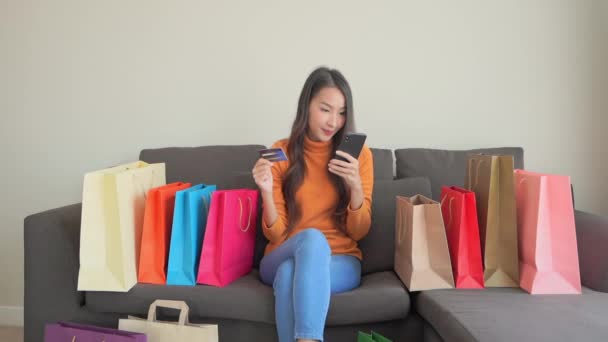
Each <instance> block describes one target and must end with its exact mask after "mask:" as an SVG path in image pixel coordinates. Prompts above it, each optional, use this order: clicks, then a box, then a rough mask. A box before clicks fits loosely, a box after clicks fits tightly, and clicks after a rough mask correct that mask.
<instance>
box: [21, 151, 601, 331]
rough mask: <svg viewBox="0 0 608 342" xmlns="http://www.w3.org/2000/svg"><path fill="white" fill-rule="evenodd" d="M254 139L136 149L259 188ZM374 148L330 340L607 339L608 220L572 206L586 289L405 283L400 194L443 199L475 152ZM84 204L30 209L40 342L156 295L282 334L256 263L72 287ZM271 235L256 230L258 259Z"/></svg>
mask: <svg viewBox="0 0 608 342" xmlns="http://www.w3.org/2000/svg"><path fill="white" fill-rule="evenodd" d="M259 148H263V146H261V145H246V146H208V147H197V148H165V149H155V150H143V151H142V152H141V154H140V159H141V160H144V161H147V162H165V163H166V171H167V182H174V181H178V180H179V181H188V182H192V183H199V182H204V183H207V184H217V185H218V188H220V189H229V188H243V187H247V188H255V184H254V183H253V181H252V179H251V176H250V169H251V167H252V165H253V163H254V162H255V160H256V158H257V152H256V150H257V149H259ZM372 152H373V157H374V171H375V172H374V178H375V185H374V192H373V214H372V215H373V217H372V229H371V231H370V234H369V235H368V236H367V237H366V238H364V239H363V240H362V241H361V243H360V246H361V249H362V251H363V254H364V260H363V264H362V271H363V277H362V282H361V286H360V287H359V288H357V289H355V290H353V291H351V292H347V293H343V294H339V295H336V296H333V297H332V299H331V305H330V310H329V314H328V318H327V328H326V333H325V338H326V341H330V342H332V341H355V340H356V332H357V331H359V330H364V331H369V330H375V331H378V332H380V333H382V334H383V335H385V336H387V337H389V338H391V339H392V340H393V341H445V342H451V341H492V342H496V341H519V342H523V341H573V340H584V341H608V294H607V293H606V292H608V248H607V247H606V246H608V219H607V218H604V217H599V216H595V215H591V214H588V213H583V212H579V211H577V212H576V224H577V239H578V246H579V257H580V266H581V278H582V282H583V285H584V286H585V288H584V291H583V295H581V296H559V295H558V296H531V295H528V294H527V293H525V292H523V291H522V290H520V289H512V288H492V289H485V290H434V291H425V292H421V293H409V292H408V291H407V289H406V288H405V287H404V286H403V285H402V283H401V282H400V280H399V279H398V278H397V276H396V275H395V273H394V272H393V270H392V269H393V252H394V245H393V236H394V216H395V201H394V197H395V195H405V196H409V195H413V194H417V193H421V194H425V195H427V196H433V197H434V198H435V199H436V198H437V196H438V194H439V191H440V187H441V185H444V184H449V185H460V186H462V185H463V181H464V173H465V160H466V157H467V153H469V152H472V151H443V150H430V149H400V150H396V151H394V153H393V151H391V150H385V149H372ZM475 152H485V153H507V154H512V155H514V157H515V161H516V167H520V168H521V167H523V150H522V149H521V148H503V149H485V150H475ZM393 155H395V156H396V162H395V161H394V158H393ZM394 164H396V168H394V166H395V165H394ZM395 169H396V173H394V170H395ZM74 181H75V182H80V181H81V180H80V179H77V180H74ZM80 212H81V206H80V204H74V205H70V206H66V207H62V208H57V209H53V210H49V211H46V212H42V213H38V214H35V215H31V216H29V217H27V218H26V219H25V232H24V235H25V236H24V238H25V253H24V254H25V341H26V342H34V341H42V336H43V330H44V325H45V324H46V323H48V322H54V321H58V320H68V321H76V322H82V323H91V324H96V325H101V326H109V327H116V326H117V324H118V319H119V318H120V317H125V316H126V315H139V316H145V314H146V313H147V310H148V306H149V305H150V303H152V301H153V300H154V299H157V298H161V299H175V300H185V301H186V302H187V303H188V305H189V306H190V308H191V311H190V320H191V321H192V322H207V323H217V324H219V331H220V339H221V341H224V342H226V341H229V342H238V341H250V340H255V341H276V340H277V338H276V333H275V327H274V323H273V322H274V306H273V294H272V289H271V288H269V287H267V286H265V285H263V284H262V283H261V282H260V281H259V279H258V272H257V270H255V269H254V270H253V271H252V272H251V273H250V274H249V275H247V276H245V277H243V278H241V279H239V280H237V281H236V282H234V283H232V284H230V285H229V286H227V287H225V288H215V287H211V286H202V285H199V286H196V287H177V286H159V285H149V284H138V285H136V286H135V287H134V288H133V289H131V291H129V292H128V293H110V292H78V291H76V282H77V275H78V265H79V261H78V258H79V257H78V253H79V233H80ZM260 217H261V215H260ZM265 243H266V241H265V238H264V237H263V235H262V234H261V233H259V234H258V237H257V242H256V253H255V265H256V267H257V265H258V264H259V260H260V259H261V257H262V251H263V248H264V246H265ZM161 314H162V315H163V316H166V317H167V318H171V317H173V316H175V312H171V311H165V312H162V313H161Z"/></svg>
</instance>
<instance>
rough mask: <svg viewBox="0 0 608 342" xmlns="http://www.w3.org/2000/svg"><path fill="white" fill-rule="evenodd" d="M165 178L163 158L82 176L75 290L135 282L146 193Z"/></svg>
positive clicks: (120, 289) (119, 289)
mask: <svg viewBox="0 0 608 342" xmlns="http://www.w3.org/2000/svg"><path fill="white" fill-rule="evenodd" d="M164 184H165V164H163V163H159V164H148V163H144V162H141V161H139V162H135V163H131V164H126V165H121V166H116V167H113V168H109V169H105V170H100V171H95V172H90V173H87V174H86V175H85V176H84V186H83V191H82V219H81V224H80V270H79V273H78V291H117V292H126V291H128V290H129V289H130V288H131V287H132V286H133V285H135V284H136V283H137V266H138V264H139V260H138V259H139V254H140V251H139V246H140V241H141V234H142V227H143V219H144V207H145V201H146V195H147V192H148V190H150V189H151V188H155V187H159V186H161V185H164Z"/></svg>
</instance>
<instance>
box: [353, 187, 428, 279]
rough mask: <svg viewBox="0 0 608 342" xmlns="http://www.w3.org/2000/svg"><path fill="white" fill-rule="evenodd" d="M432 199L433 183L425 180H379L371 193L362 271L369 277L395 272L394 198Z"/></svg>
mask: <svg viewBox="0 0 608 342" xmlns="http://www.w3.org/2000/svg"><path fill="white" fill-rule="evenodd" d="M416 194H421V195H424V196H427V197H428V196H430V194H431V184H430V182H429V180H428V178H426V177H411V178H404V179H396V180H377V181H375V182H374V191H373V193H372V226H371V228H370V231H369V233H368V234H367V236H366V237H364V238H363V239H362V240H361V241H359V247H360V248H361V251H362V252H363V261H362V262H361V272H362V273H363V274H368V273H371V272H378V271H390V270H393V266H394V264H395V254H394V253H395V242H394V241H395V240H394V239H395V196H397V195H400V196H413V195H416Z"/></svg>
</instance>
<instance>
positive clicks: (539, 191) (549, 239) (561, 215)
mask: <svg viewBox="0 0 608 342" xmlns="http://www.w3.org/2000/svg"><path fill="white" fill-rule="evenodd" d="M571 191H572V190H571V187H570V177H568V176H557V175H547V174H540V173H534V172H528V171H524V170H515V194H516V204H517V226H518V238H519V271H520V286H521V288H523V289H524V290H526V291H528V292H530V293H531V294H580V293H581V277H580V271H579V263H578V249H577V245H576V229H575V224H574V208H573V206H572V193H571Z"/></svg>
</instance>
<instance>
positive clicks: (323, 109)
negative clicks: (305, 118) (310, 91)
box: [321, 108, 329, 113]
mask: <svg viewBox="0 0 608 342" xmlns="http://www.w3.org/2000/svg"><path fill="white" fill-rule="evenodd" d="M321 111H323V112H326V113H327V112H329V109H327V108H321Z"/></svg>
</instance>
